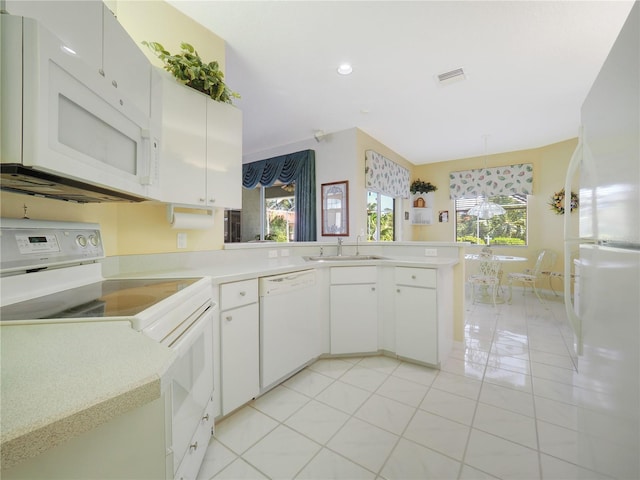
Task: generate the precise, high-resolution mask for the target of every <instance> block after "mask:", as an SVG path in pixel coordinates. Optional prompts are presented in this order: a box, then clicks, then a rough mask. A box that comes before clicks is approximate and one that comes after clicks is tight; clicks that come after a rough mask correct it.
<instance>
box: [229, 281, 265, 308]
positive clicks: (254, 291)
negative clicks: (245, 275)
mask: <svg viewBox="0 0 640 480" xmlns="http://www.w3.org/2000/svg"><path fill="white" fill-rule="evenodd" d="M257 301H258V280H257V279H253V280H244V281H242V282H232V283H223V284H222V285H220V310H229V309H231V308H236V307H241V306H242V305H249V304H250V303H255V302H257Z"/></svg>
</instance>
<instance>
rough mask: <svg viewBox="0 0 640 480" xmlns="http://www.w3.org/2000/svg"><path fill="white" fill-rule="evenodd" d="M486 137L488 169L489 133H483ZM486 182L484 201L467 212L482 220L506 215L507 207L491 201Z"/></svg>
mask: <svg viewBox="0 0 640 480" xmlns="http://www.w3.org/2000/svg"><path fill="white" fill-rule="evenodd" d="M482 137H483V138H484V169H485V170H486V169H487V138H488V137H489V136H488V135H483V136H482ZM484 188H485V187H484V183H483V185H482V195H481V197H482V201H481V202H480V203H478V204H476V205H475V206H474V207H471V208H470V209H469V211H468V212H467V213H468V214H469V215H471V216H473V217H478V218H479V219H481V220H486V219H489V218H493V217H495V216H496V215H504V213H506V211H505V209H504V208H502V207H501V206H500V205H498V204H497V203H493V202H490V201H489V197H488V195H487V192H486V191H485V189H484Z"/></svg>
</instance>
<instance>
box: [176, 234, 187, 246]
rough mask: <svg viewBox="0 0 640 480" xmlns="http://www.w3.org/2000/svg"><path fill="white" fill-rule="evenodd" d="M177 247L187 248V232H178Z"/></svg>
mask: <svg viewBox="0 0 640 480" xmlns="http://www.w3.org/2000/svg"><path fill="white" fill-rule="evenodd" d="M178 248H187V234H186V233H184V232H183V233H179V234H178Z"/></svg>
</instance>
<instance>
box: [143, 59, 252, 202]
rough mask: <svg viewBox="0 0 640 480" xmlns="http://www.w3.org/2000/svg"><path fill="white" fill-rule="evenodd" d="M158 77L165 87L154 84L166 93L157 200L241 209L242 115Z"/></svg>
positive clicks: (165, 76) (164, 75) (165, 75)
mask: <svg viewBox="0 0 640 480" xmlns="http://www.w3.org/2000/svg"><path fill="white" fill-rule="evenodd" d="M156 73H157V75H158V76H159V77H161V81H160V82H156V81H155V80H154V82H153V84H154V87H155V85H156V84H158V85H159V88H160V89H162V100H161V105H162V140H161V146H160V152H161V153H160V187H161V188H160V190H161V192H160V198H158V200H160V201H163V202H167V203H176V204H183V205H190V206H194V207H203V208H212V207H219V208H240V207H241V205H242V112H241V111H240V110H238V109H237V108H235V107H233V106H232V105H229V104H226V103H220V102H216V101H214V100H211V99H210V98H209V97H208V96H207V95H205V94H203V93H200V92H198V91H196V90H194V89H192V88H190V87H186V86H184V85H182V84H180V83H178V82H177V81H176V80H175V79H174V78H173V77H172V76H171V75H170V74H168V73H167V72H164V71H161V70H157V72H156ZM156 73H154V75H156ZM155 96H156V93H155V92H154V98H155Z"/></svg>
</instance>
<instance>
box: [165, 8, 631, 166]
mask: <svg viewBox="0 0 640 480" xmlns="http://www.w3.org/2000/svg"><path fill="white" fill-rule="evenodd" d="M169 3H171V4H172V5H174V6H175V7H176V8H178V9H179V10H181V11H183V12H184V13H185V14H187V15H188V16H190V17H192V18H194V19H196V20H197V21H198V22H199V23H201V24H202V25H204V26H205V27H207V28H208V29H210V30H211V31H213V32H214V33H216V34H217V35H219V36H221V37H222V38H223V39H224V40H225V41H226V44H227V52H226V77H225V78H226V82H227V85H228V86H229V87H230V88H231V89H232V90H234V91H237V92H239V93H240V94H241V95H242V98H241V99H240V100H236V101H235V102H234V103H235V105H237V106H238V107H239V108H240V109H241V110H242V111H243V119H244V153H245V154H254V153H256V152H260V151H262V150H266V149H269V148H272V147H276V146H280V145H286V144H289V143H293V142H297V141H301V140H305V139H309V138H312V137H313V135H314V132H316V131H318V130H321V131H323V132H324V133H325V134H327V135H330V134H331V132H336V131H340V130H345V129H349V128H353V127H358V128H360V129H362V130H363V131H365V132H366V133H368V134H369V135H371V136H372V137H374V138H375V139H376V140H378V141H379V142H381V143H383V144H384V145H386V146H387V147H389V148H391V149H392V150H394V151H395V152H397V153H398V154H400V155H401V156H403V157H404V158H406V159H407V160H409V161H410V162H411V163H413V164H416V165H419V164H424V163H431V162H438V161H445V160H451V159H459V158H466V157H473V156H479V155H483V154H484V153H485V144H484V138H483V137H484V136H485V135H488V137H487V153H489V154H492V153H499V152H506V151H514V150H522V149H527V148H536V147H540V146H544V145H548V144H551V143H554V142H558V141H562V140H566V139H569V138H573V137H576V136H577V133H578V126H579V115H580V106H581V104H582V102H583V100H584V98H585V96H586V95H587V92H588V90H589V88H590V86H591V84H592V83H593V81H594V80H595V77H596V75H597V73H598V71H599V69H600V67H601V66H602V63H603V62H604V59H605V58H606V55H607V53H608V52H609V50H610V48H611V46H612V45H613V42H614V41H615V38H616V36H617V34H618V32H619V31H620V29H621V27H622V24H623V23H624V20H625V19H626V17H627V15H628V13H629V11H630V9H631V6H632V3H633V2H632V1H603V2H597V1H548V2H543V1H524V0H520V1H496V2H485V1H480V0H473V1H439V2H438V1H399V0H396V1H257V2H254V1H237V0H236V1H211V0H209V1H206V0H197V1H191V0H170V2H169ZM184 41H188V39H184ZM196 47H197V46H196ZM204 60H207V61H209V60H213V59H204ZM342 62H349V63H351V64H352V66H353V73H352V74H351V75H349V76H341V75H338V73H337V71H336V69H337V67H338V65H339V64H340V63H342ZM460 67H462V68H463V69H464V71H465V73H466V78H465V79H464V80H462V81H457V82H453V83H450V84H448V85H440V84H438V82H437V81H436V77H437V75H438V74H441V73H443V72H447V71H450V70H453V69H456V68H460Z"/></svg>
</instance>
